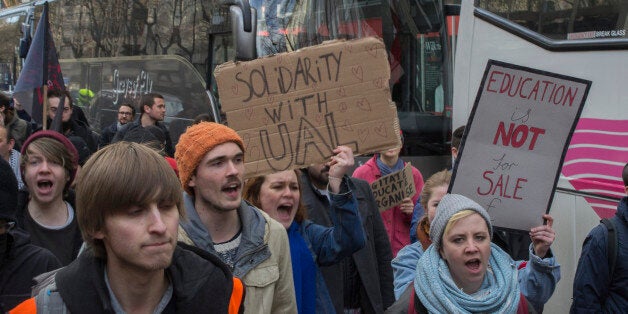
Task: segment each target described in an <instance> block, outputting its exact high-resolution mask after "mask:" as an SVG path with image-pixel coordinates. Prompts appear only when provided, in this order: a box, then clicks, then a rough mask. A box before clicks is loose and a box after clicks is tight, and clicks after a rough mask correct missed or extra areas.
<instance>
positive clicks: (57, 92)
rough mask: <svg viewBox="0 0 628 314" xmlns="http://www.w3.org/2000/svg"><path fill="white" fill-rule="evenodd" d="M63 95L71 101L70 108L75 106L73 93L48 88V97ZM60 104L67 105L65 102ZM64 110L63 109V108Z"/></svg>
mask: <svg viewBox="0 0 628 314" xmlns="http://www.w3.org/2000/svg"><path fill="white" fill-rule="evenodd" d="M61 97H65V98H67V99H68V100H69V101H70V108H74V100H73V99H72V95H71V94H70V92H68V91H67V90H61V89H49V90H48V98H49V99H50V98H59V99H61ZM59 106H61V107H63V106H65V104H63V103H59ZM61 110H63V109H61Z"/></svg>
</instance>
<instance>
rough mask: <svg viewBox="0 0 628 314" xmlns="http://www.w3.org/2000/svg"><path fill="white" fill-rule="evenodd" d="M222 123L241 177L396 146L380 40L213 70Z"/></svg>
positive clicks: (332, 44) (394, 111) (327, 45)
mask: <svg viewBox="0 0 628 314" xmlns="http://www.w3.org/2000/svg"><path fill="white" fill-rule="evenodd" d="M215 76H216V81H217V84H218V92H219V95H220V103H221V106H222V110H223V111H224V112H225V114H226V117H227V119H226V120H227V121H226V122H227V125H228V126H229V127H231V128H233V129H234V130H236V131H237V132H238V134H239V135H240V136H241V137H242V139H243V141H244V146H245V149H246V152H245V156H244V161H245V167H246V177H253V176H258V175H264V174H268V173H272V172H276V171H283V170H288V169H295V168H302V167H307V166H309V165H311V164H315V163H322V162H325V161H328V160H329V157H331V156H332V155H333V149H334V148H336V147H337V146H339V145H346V146H349V147H350V148H351V149H353V152H354V154H356V155H358V154H365V153H372V152H380V151H384V150H386V149H389V148H393V147H399V146H400V145H401V143H400V139H399V120H398V118H397V108H396V106H395V104H394V102H392V99H391V95H390V88H389V79H390V67H389V65H388V56H387V52H386V47H385V46H384V43H383V42H382V40H381V39H378V38H375V37H368V38H363V39H357V40H351V41H332V42H327V43H323V44H321V45H317V46H311V47H307V48H303V49H300V50H298V51H295V52H289V53H282V54H277V55H274V56H270V57H266V58H261V59H257V60H253V61H249V62H229V63H226V64H223V65H220V66H219V67H218V68H217V69H216V71H215Z"/></svg>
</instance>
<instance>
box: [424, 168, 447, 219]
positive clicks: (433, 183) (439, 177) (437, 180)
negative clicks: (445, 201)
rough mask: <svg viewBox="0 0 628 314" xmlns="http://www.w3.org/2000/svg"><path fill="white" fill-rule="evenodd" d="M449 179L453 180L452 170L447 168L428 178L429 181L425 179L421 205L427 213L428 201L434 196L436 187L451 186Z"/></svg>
mask: <svg viewBox="0 0 628 314" xmlns="http://www.w3.org/2000/svg"><path fill="white" fill-rule="evenodd" d="M449 181H451V172H450V171H449V170H447V169H445V170H441V171H439V172H437V173H435V174H433V175H432V176H430V177H429V178H428V179H427V181H425V184H423V190H422V191H421V206H423V209H425V214H426V215H427V202H428V201H429V200H430V197H432V194H433V193H434V189H435V188H437V187H439V186H442V185H447V186H449Z"/></svg>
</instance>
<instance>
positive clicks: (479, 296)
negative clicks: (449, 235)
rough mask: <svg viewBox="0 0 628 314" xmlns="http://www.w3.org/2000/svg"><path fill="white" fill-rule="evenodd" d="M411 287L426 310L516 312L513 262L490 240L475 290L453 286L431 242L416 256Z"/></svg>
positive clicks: (516, 289)
mask: <svg viewBox="0 0 628 314" xmlns="http://www.w3.org/2000/svg"><path fill="white" fill-rule="evenodd" d="M414 289H415V291H416V294H417V296H418V297H419V299H420V300H421V303H422V304H423V305H424V306H425V308H426V309H427V310H428V311H429V312H430V313H516V312H517V306H518V305H519V298H520V291H519V283H518V277H517V268H516V264H515V263H514V261H513V260H512V259H511V258H510V256H508V254H506V253H505V252H504V251H503V250H502V249H500V248H499V247H498V246H497V245H495V244H493V243H491V256H490V257H489V267H488V269H487V270H486V275H485V276H484V282H483V283H482V286H481V287H480V290H478V291H477V292H475V293H473V294H466V293H464V292H463V291H462V290H461V289H460V288H458V287H457V286H456V283H455V282H454V280H453V279H452V277H451V274H450V272H449V267H448V266H447V262H446V261H445V260H444V259H442V258H441V257H440V254H439V253H438V251H437V250H436V249H435V248H434V245H430V247H429V248H428V249H427V251H425V253H424V254H423V256H421V259H419V262H418V265H417V275H416V278H415V279H414Z"/></svg>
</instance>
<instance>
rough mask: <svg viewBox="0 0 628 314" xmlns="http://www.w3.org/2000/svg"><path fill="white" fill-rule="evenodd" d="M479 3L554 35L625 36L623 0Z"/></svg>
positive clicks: (627, 10)
mask: <svg viewBox="0 0 628 314" xmlns="http://www.w3.org/2000/svg"><path fill="white" fill-rule="evenodd" d="M476 6H477V7H479V8H482V9H485V10H488V11H491V12H493V13H495V14H498V15H500V16H503V17H505V18H507V19H509V20H511V21H513V22H515V23H517V24H519V25H522V26H524V27H526V28H528V29H530V30H533V31H535V32H537V33H539V34H542V35H544V36H546V37H548V38H552V39H591V38H626V28H627V26H628V25H627V22H628V21H627V20H626V17H627V15H628V1H624V0H589V1H558V0H556V1H538V0H514V1H513V0H508V1H505V0H477V1H476Z"/></svg>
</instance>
